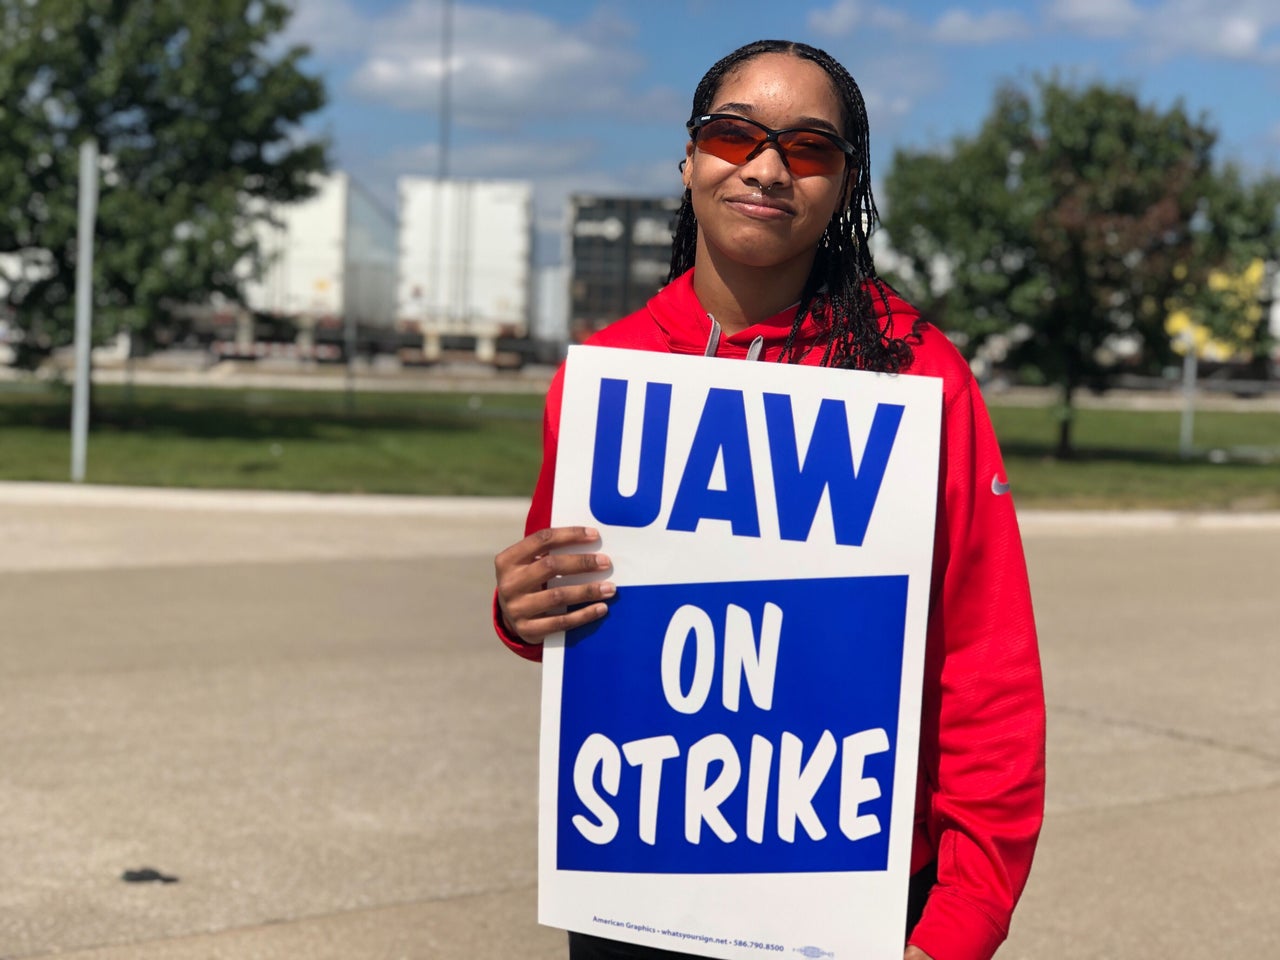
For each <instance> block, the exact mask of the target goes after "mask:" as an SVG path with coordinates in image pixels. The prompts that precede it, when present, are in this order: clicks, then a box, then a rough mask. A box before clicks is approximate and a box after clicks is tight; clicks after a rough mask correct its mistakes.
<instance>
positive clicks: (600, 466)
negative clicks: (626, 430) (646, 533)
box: [589, 378, 671, 527]
mask: <svg viewBox="0 0 1280 960" xmlns="http://www.w3.org/2000/svg"><path fill="white" fill-rule="evenodd" d="M626 406H627V381H625V380H611V379H608V378H606V379H603V380H601V381H600V402H599V404H598V406H597V408H596V409H597V414H596V442H595V456H594V457H593V461H592V462H593V464H594V465H593V466H592V469H591V499H590V503H589V507H590V509H591V514H592V516H594V517H595V518H596V519H597V520H599V521H600V522H601V523H608V524H612V525H613V526H618V527H647V526H649V524H651V523H653V521H655V520H657V519H658V511H659V510H661V509H662V471H663V458H664V457H665V456H666V451H667V425H668V424H669V423H670V422H671V384H669V383H649V384H646V385H645V391H644V426H643V428H642V429H641V438H640V477H639V480H638V482H637V483H636V491H635V493H633V494H631V495H629V496H624V495H623V494H622V493H621V492H620V491H619V490H618V481H619V476H618V475H619V473H620V471H621V468H622V418H623V415H624V414H625V413H626Z"/></svg>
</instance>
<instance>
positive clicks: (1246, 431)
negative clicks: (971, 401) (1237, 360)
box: [991, 405, 1280, 510]
mask: <svg viewBox="0 0 1280 960" xmlns="http://www.w3.org/2000/svg"><path fill="white" fill-rule="evenodd" d="M991 418H992V421H993V422H994V423H995V427H996V432H997V434H998V436H999V437H1000V441H1001V446H1002V448H1003V450H1004V454H1005V465H1006V467H1007V468H1008V473H1009V479H1010V482H1011V483H1012V484H1013V486H1014V494H1015V496H1016V497H1017V498H1018V502H1019V503H1020V504H1023V505H1034V506H1040V507H1082V508H1085V507H1088V508H1116V507H1164V508H1171V509H1206V508H1211V509H1238V510H1243V509H1251V510H1263V509H1280V413H1262V412H1242V413H1221V412H1203V411H1202V412H1199V413H1197V414H1196V417H1195V434H1194V444H1195V449H1196V456H1194V457H1192V458H1190V459H1186V460H1184V459H1182V458H1181V457H1180V456H1179V455H1178V435H1179V425H1180V415H1179V414H1178V413H1175V412H1163V411H1161V412H1144V411H1132V410H1080V411H1077V414H1076V425H1075V431H1074V440H1075V447H1076V456H1075V457H1074V458H1072V459H1070V460H1057V459H1055V458H1053V457H1052V456H1051V453H1052V450H1053V442H1052V439H1053V438H1054V437H1055V436H1056V421H1055V419H1054V412H1053V411H1052V410H1050V409H1047V408H1026V407H1002V406H998V405H993V406H992V408H991ZM1216 461H1221V462H1216Z"/></svg>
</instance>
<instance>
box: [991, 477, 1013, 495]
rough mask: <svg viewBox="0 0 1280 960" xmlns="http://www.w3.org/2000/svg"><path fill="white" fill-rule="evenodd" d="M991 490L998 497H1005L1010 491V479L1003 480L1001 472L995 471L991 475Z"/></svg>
mask: <svg viewBox="0 0 1280 960" xmlns="http://www.w3.org/2000/svg"><path fill="white" fill-rule="evenodd" d="M991 492H992V493H994V494H995V495H996V496H997V497H1003V496H1004V495H1005V494H1006V493H1008V492H1009V481H1008V480H1001V479H1000V474H998V473H993V474H992V475H991Z"/></svg>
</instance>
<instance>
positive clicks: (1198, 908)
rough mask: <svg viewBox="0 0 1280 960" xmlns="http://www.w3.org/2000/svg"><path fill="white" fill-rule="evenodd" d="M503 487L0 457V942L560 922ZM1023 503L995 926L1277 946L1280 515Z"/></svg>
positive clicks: (137, 947)
mask: <svg viewBox="0 0 1280 960" xmlns="http://www.w3.org/2000/svg"><path fill="white" fill-rule="evenodd" d="M523 509H524V507H523V504H521V503H518V502H514V501H509V500H482V501H477V500H426V499H413V498H392V497H385V498H377V497H358V498H346V497H324V496H308V495H282V494H222V493H192V492H179V491H138V490H125V489H106V488H91V487H90V488H71V487H64V486H57V485H51V486H45V485H23V484H0V573H3V576H0V630H2V631H3V637H4V641H3V644H0V664H2V669H0V721H2V723H0V958H5V960H16V958H30V957H47V956H54V955H57V956H60V957H71V958H77V960H161V958H164V960H197V958H199V960H210V958H227V960H231V958H235V960H258V958H260V960H273V958H286V957H287V958H299V957H306V958H317V960H326V958H335V960H336V958H344V960H364V958H378V960H383V958H387V960H391V958H415V960H416V958H431V960H455V958H456V960H462V958H473V957H521V958H530V960H543V958H546V960H550V958H560V957H563V956H564V955H565V950H564V935H563V934H562V933H561V932H559V931H555V930H550V929H546V928H542V927H539V926H538V925H537V923H536V919H535V915H536V889H535V879H536V877H535V853H536V824H537V808H536V807H537V805H536V781H537V756H536V752H537V717H538V708H537V703H538V693H539V676H538V668H537V667H536V666H534V665H532V664H528V663H525V662H523V661H521V660H519V659H518V658H516V657H514V656H511V655H510V654H508V653H507V652H506V651H505V650H503V649H502V648H501V647H500V645H498V643H497V642H496V640H494V639H493V637H492V635H491V630H490V627H489V603H490V590H491V583H492V569H493V566H492V558H493V554H494V552H495V551H497V550H498V549H500V548H501V547H503V546H505V545H506V544H507V543H508V542H510V541H511V540H513V539H514V538H515V537H516V535H517V533H518V531H519V529H520V526H521V523H522V519H523ZM1023 526H1024V535H1025V538H1026V542H1027V550H1028V557H1029V563H1030V566H1031V575H1032V584H1033V589H1034V593H1035V597H1036V604H1037V613H1038V619H1039V624H1040V631H1041V643H1042V650H1043V656H1044V663H1045V675H1046V686H1047V696H1048V702H1049V724H1050V725H1049V764H1050V766H1049V776H1050V789H1049V806H1048V817H1047V820H1046V826H1045V831H1044V836H1043V840H1042V843H1041V848H1040V855H1039V857H1038V860H1037V864H1036V869H1035V871H1034V873H1033V876H1032V880H1031V884H1030V886H1029V888H1028V891H1027V894H1026V897H1025V899H1024V901H1023V905H1022V906H1021V907H1020V909H1019V912H1018V914H1017V915H1016V917H1015V926H1014V930H1013V933H1012V936H1011V938H1010V940H1009V942H1008V944H1007V945H1006V946H1005V948H1004V949H1003V950H1002V951H1001V953H1000V957H1001V958H1002V960H1014V958H1025V960H1032V958H1035V960H1059V958H1061V960H1068V958H1070V960H1076V958H1115V960H1147V958H1152V960H1154V958H1160V960H1166V958H1169V957H1178V958H1182V960H1196V958H1201V957H1203V958H1209V957H1214V958H1218V957H1221V956H1226V955H1232V954H1237V955H1239V954H1246V955H1273V954H1274V953H1275V952H1276V951H1277V950H1280V910H1277V909H1276V907H1275V906H1274V891H1275V890H1276V889H1280V835H1278V834H1277V832H1276V831H1275V830H1274V829H1272V824H1273V823H1274V820H1275V813H1276V811H1277V810H1280V698H1277V697H1276V695H1275V693H1274V687H1275V683H1276V678H1277V677H1280V643H1277V642H1276V641H1277V636H1278V635H1280V633H1278V623H1277V621H1278V620H1280V516H1276V515H1252V516H1184V515H1172V514H1168V515H1166V514H1125V515H1113V516H1107V515H1100V514H1044V513H1029V514H1026V515H1025V516H1024V520H1023ZM143 868H150V869H153V870H155V871H156V872H157V873H159V874H163V875H165V876H168V877H173V878H177V882H173V883H160V882H154V883H125V882H123V881H122V880H121V876H122V874H123V873H124V872H125V871H127V870H139V869H143Z"/></svg>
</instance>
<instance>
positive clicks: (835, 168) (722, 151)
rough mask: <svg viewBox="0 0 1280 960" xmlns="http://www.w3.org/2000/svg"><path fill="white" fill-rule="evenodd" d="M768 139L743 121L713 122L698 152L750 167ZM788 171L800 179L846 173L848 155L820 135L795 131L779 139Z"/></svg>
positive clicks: (704, 132) (700, 138)
mask: <svg viewBox="0 0 1280 960" xmlns="http://www.w3.org/2000/svg"><path fill="white" fill-rule="evenodd" d="M767 139H768V135H767V134H766V133H765V132H764V131H763V130H761V129H760V128H759V127H757V126H754V125H753V124H750V123H746V122H745V121H742V120H712V121H711V122H709V123H707V124H705V125H704V126H703V127H702V128H701V129H700V130H699V131H698V139H697V141H696V142H697V145H698V149H699V150H702V151H703V152H705V153H709V154H711V155H712V156H713V157H719V158H720V159H721V160H724V161H726V162H728V163H746V162H747V158H748V157H750V156H751V154H752V153H754V152H755V151H756V150H757V149H758V148H759V147H760V145H761V144H762V143H764V142H765V141H766V140H767ZM778 149H779V150H781V151H782V155H783V157H784V158H785V159H786V161H787V168H788V169H789V170H790V171H791V173H792V174H793V175H795V176H797V177H812V176H829V175H831V174H834V173H839V172H840V171H841V170H843V169H844V151H842V150H841V149H840V148H839V147H837V146H836V145H835V144H834V143H832V142H831V141H830V140H829V139H827V138H826V137H824V136H823V135H822V134H820V133H813V132H810V131H806V130H793V131H791V132H789V133H784V134H782V135H780V136H779V137H778Z"/></svg>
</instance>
